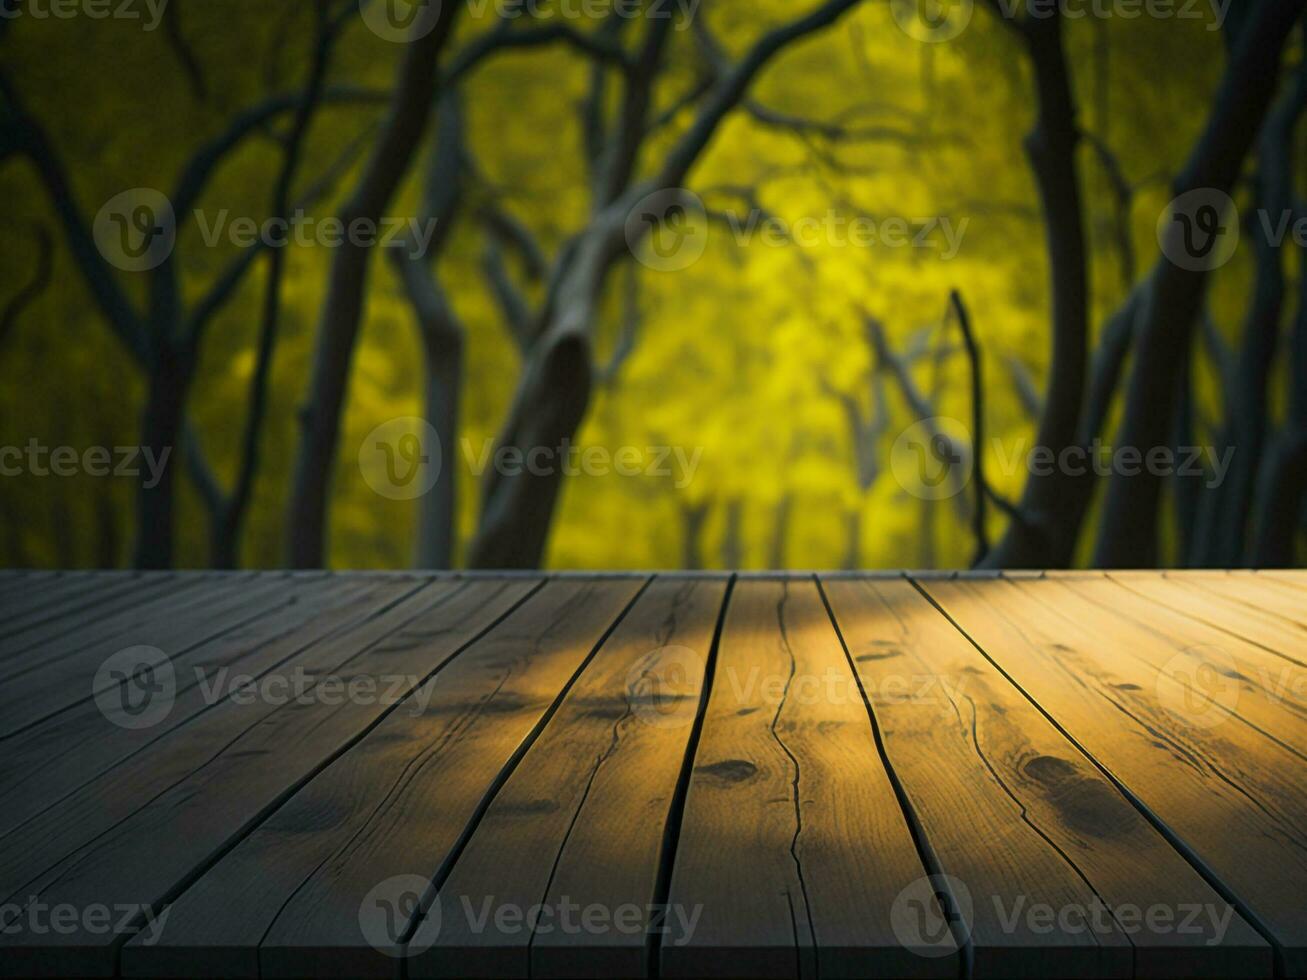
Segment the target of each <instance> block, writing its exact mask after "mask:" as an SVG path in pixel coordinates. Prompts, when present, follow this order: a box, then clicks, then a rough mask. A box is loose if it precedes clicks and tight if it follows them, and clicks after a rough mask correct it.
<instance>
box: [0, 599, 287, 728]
mask: <svg viewBox="0 0 1307 980" xmlns="http://www.w3.org/2000/svg"><path fill="white" fill-rule="evenodd" d="M252 585H254V583H253V581H252V580H246V581H244V582H241V581H237V580H232V581H228V582H224V583H221V584H214V585H212V586H210V585H209V584H208V583H203V584H201V586H200V587H199V588H198V590H190V589H187V590H185V591H183V592H181V593H173V594H171V595H169V596H168V597H166V598H165V599H161V600H160V602H159V603H147V604H146V605H145V606H141V607H139V608H138V609H135V610H133V611H132V612H130V613H128V614H127V615H128V619H127V620H126V621H124V625H123V628H121V629H119V630H116V631H114V632H109V630H108V629H107V628H106V629H105V630H104V631H103V632H101V631H99V630H88V631H87V632H88V633H91V634H93V635H94V637H95V638H94V639H93V640H92V642H91V643H90V644H89V645H85V644H84V642H83V641H84V640H85V638H86V637H85V635H83V636H81V637H79V639H77V640H74V641H72V644H71V645H73V646H75V647H76V649H73V650H70V651H64V652H62V654H61V655H59V656H57V657H56V658H55V659H53V660H52V661H51V662H49V663H44V664H41V665H39V666H37V667H35V668H33V669H30V670H27V671H24V672H19V673H17V674H14V675H11V676H8V677H5V678H4V680H3V684H2V685H0V717H3V719H4V720H3V722H0V738H4V737H8V736H10V735H13V734H15V733H16V732H19V731H21V730H22V729H24V728H26V727H28V726H29V725H32V724H34V723H37V722H40V721H42V720H44V719H46V718H49V717H50V716H52V715H54V714H56V713H57V712H60V711H63V710H66V709H67V708H69V707H71V706H72V705H75V704H77V703H78V702H80V701H83V700H85V699H87V698H90V697H94V696H96V695H98V694H101V693H103V692H104V691H106V690H108V689H110V688H111V687H112V686H113V685H114V684H115V683H116V682H115V681H114V680H113V679H112V678H111V677H108V676H107V675H105V676H102V674H103V670H102V668H103V667H104V665H105V663H106V662H107V661H108V659H109V658H110V657H111V656H114V655H116V654H119V653H120V652H121V651H123V650H127V649H133V648H138V647H151V648H154V649H155V650H158V651H161V654H159V656H161V657H167V658H170V659H171V661H172V664H173V666H174V668H175V667H177V666H179V665H180V666H186V665H189V662H190V661H189V656H190V654H191V652H192V651H194V650H195V649H196V648H198V647H200V646H201V645H203V644H204V643H205V642H207V641H208V640H210V639H213V638H214V637H218V636H221V635H222V634H224V633H226V632H229V631H230V630H233V629H238V628H239V627H241V626H243V625H245V624H247V623H250V622H252V621H254V620H255V619H257V618H258V617H259V616H262V615H263V614H264V613H266V612H267V611H269V610H270V609H275V608H276V607H277V606H278V605H280V604H281V603H282V602H283V601H284V596H285V593H286V591H287V590H288V589H290V588H292V584H291V580H290V579H289V578H287V577H286V576H284V575H278V576H275V577H266V578H264V579H262V580H261V581H260V582H259V583H258V587H257V588H250V586H252ZM52 649H53V648H52ZM61 649H62V648H61Z"/></svg>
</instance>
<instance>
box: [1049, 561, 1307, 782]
mask: <svg viewBox="0 0 1307 980" xmlns="http://www.w3.org/2000/svg"><path fill="white" fill-rule="evenodd" d="M1030 594H1031V595H1032V596H1033V597H1035V598H1037V599H1041V600H1043V601H1044V602H1046V603H1047V604H1049V605H1050V607H1052V608H1056V609H1057V610H1058V611H1059V612H1062V613H1063V614H1066V615H1069V616H1071V617H1073V618H1077V619H1079V620H1080V621H1082V622H1092V623H1096V624H1099V626H1100V628H1101V629H1102V630H1103V632H1104V635H1105V636H1112V637H1114V638H1117V639H1118V642H1120V643H1121V644H1122V646H1121V649H1122V650H1124V651H1125V652H1126V653H1127V654H1128V655H1129V656H1132V657H1135V658H1137V659H1139V660H1140V661H1141V662H1143V663H1144V664H1147V665H1148V666H1149V667H1150V668H1152V670H1153V671H1154V672H1155V673H1154V676H1155V677H1156V676H1161V677H1163V678H1165V679H1166V683H1168V684H1172V685H1174V686H1176V687H1177V688H1178V689H1183V690H1185V691H1189V692H1190V694H1191V695H1196V696H1198V697H1200V698H1201V699H1202V700H1201V701H1198V702H1195V704H1196V708H1197V715H1198V720H1199V722H1200V723H1206V722H1207V721H1208V719H1206V718H1204V717H1203V716H1204V715H1205V714H1206V713H1208V712H1212V713H1213V715H1214V717H1213V718H1211V719H1210V721H1211V722H1212V723H1214V724H1215V723H1217V722H1218V721H1219V720H1220V719H1219V718H1217V717H1215V716H1216V715H1218V714H1220V713H1222V712H1224V713H1228V715H1229V716H1230V717H1231V718H1233V719H1234V720H1235V721H1237V722H1241V723H1243V724H1246V725H1250V726H1252V727H1253V728H1255V729H1256V730H1257V731H1259V732H1261V733H1262V734H1264V735H1265V736H1266V737H1268V738H1272V739H1274V740H1276V741H1277V742H1279V743H1280V744H1281V745H1283V746H1285V747H1286V748H1288V749H1289V750H1290V751H1292V752H1294V753H1296V754H1298V755H1299V757H1300V758H1301V759H1302V761H1303V762H1304V763H1307V702H1304V701H1303V700H1302V699H1301V697H1295V696H1294V693H1295V691H1296V692H1297V693H1298V694H1299V695H1301V694H1302V693H1303V692H1304V691H1305V690H1307V682H1304V679H1303V674H1302V672H1301V669H1300V668H1298V667H1297V666H1296V665H1295V664H1293V663H1292V662H1291V661H1287V660H1285V659H1283V658H1281V657H1279V656H1277V655H1275V654H1273V653H1270V652H1268V651H1267V650H1265V649H1263V648H1261V647H1259V646H1255V645H1253V644H1251V643H1248V642H1247V641H1246V640H1243V639H1241V638H1239V637H1237V636H1234V635H1232V634H1230V633H1226V632H1222V631H1220V630H1216V629H1213V628H1212V627H1210V626H1207V625H1206V624H1204V623H1201V622H1198V621H1196V620H1195V619H1194V618H1192V617H1190V616H1188V615H1185V614H1183V613H1179V612H1176V611H1175V610H1172V609H1169V608H1167V607H1166V606H1162V605H1159V604H1158V603H1156V602H1154V601H1152V600H1150V599H1148V598H1145V597H1143V596H1141V595H1139V594H1138V593H1136V592H1133V591H1131V590H1129V589H1127V588H1125V587H1124V586H1123V584H1122V583H1119V582H1115V581H1113V580H1111V579H1109V578H1106V577H1102V578H1098V579H1095V580H1092V581H1091V580H1082V579H1077V580H1063V581H1059V582H1056V583H1052V582H1050V583H1047V584H1046V585H1044V586H1043V587H1035V588H1032V590H1031V592H1030ZM1153 686H1154V687H1156V686H1157V682H1155V683H1154V685H1153ZM1209 689H1210V691H1211V692H1212V696H1210V697H1209V696H1207V694H1205V693H1204V692H1205V691H1207V690H1209Z"/></svg>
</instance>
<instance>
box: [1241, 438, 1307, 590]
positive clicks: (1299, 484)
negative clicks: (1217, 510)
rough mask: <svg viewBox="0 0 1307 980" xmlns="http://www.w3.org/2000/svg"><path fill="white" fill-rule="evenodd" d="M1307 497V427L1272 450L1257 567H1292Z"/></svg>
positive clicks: (1262, 508)
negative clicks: (1301, 516) (1303, 506)
mask: <svg viewBox="0 0 1307 980" xmlns="http://www.w3.org/2000/svg"><path fill="white" fill-rule="evenodd" d="M1304 500H1307V430H1302V429H1300V430H1297V431H1296V432H1293V433H1290V434H1288V435H1286V436H1285V437H1284V438H1282V439H1281V440H1280V441H1279V442H1278V443H1277V444H1276V447H1275V449H1274V451H1273V452H1272V453H1271V459H1270V463H1269V466H1268V473H1267V476H1266V493H1265V496H1264V499H1263V502H1262V504H1261V507H1260V515H1261V520H1260V522H1259V527H1258V529H1257V541H1256V545H1255V547H1254V549H1253V564H1254V565H1255V566H1256V567H1257V568H1292V567H1293V566H1294V557H1295V555H1294V545H1295V544H1296V543H1297V540H1298V527H1299V515H1300V514H1301V511H1302V505H1303V501H1304Z"/></svg>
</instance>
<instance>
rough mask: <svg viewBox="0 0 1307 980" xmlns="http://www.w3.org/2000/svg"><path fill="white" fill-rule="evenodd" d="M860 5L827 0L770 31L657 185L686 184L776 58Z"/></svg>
mask: <svg viewBox="0 0 1307 980" xmlns="http://www.w3.org/2000/svg"><path fill="white" fill-rule="evenodd" d="M858 3H859V0H825V2H824V3H822V4H821V5H820V6H818V7H817V9H815V10H813V11H812V12H811V13H808V14H806V15H805V16H803V17H800V18H798V19H797V20H794V21H791V22H790V23H788V24H786V25H784V26H782V27H778V28H776V29H775V30H772V31H770V32H768V33H767V34H765V35H764V36H763V37H762V38H761V39H760V40H759V41H758V42H757V43H755V44H754V46H753V47H752V48H751V49H750V50H749V52H748V54H746V55H745V56H744V59H743V60H742V61H740V62H739V64H738V65H736V66H735V67H734V68H732V69H730V70H729V71H727V72H726V73H725V74H724V75H723V76H722V77H721V79H720V80H719V81H718V82H717V84H716V85H714V86H713V88H712V91H711V92H710V93H709V95H708V100H707V103H706V104H705V105H704V106H703V108H702V109H701V110H700V112H699V115H698V117H697V118H696V119H695V121H694V123H693V124H692V125H691V126H690V129H689V130H688V131H687V132H686V133H685V134H684V135H683V136H682V137H681V139H680V141H679V142H678V143H677V144H676V146H675V147H674V148H673V150H672V151H671V153H670V154H669V155H668V157H667V160H666V162H665V163H664V165H663V168H662V171H661V173H660V174H659V176H658V179H657V185H658V186H659V187H678V186H680V185H681V184H682V183H684V181H685V178H686V175H687V174H688V173H689V171H690V168H691V167H693V166H694V163H695V161H696V160H698V159H699V156H700V154H702V153H703V151H704V149H705V148H706V147H707V145H708V143H709V142H710V141H711V140H712V138H713V136H714V135H715V134H716V132H717V127H718V126H719V125H720V124H721V122H722V120H723V119H724V118H725V117H726V114H727V113H729V112H730V111H731V110H732V109H733V108H735V106H737V105H738V104H739V102H740V100H741V99H742V98H744V94H745V92H747V91H748V89H749V86H750V85H752V84H753V80H754V78H756V77H757V76H758V74H759V72H761V71H762V70H763V68H765V67H766V66H767V65H768V63H769V62H770V61H771V60H772V58H774V57H775V56H776V55H777V54H779V53H780V52H781V51H783V50H784V49H785V48H786V47H788V46H789V45H791V44H793V43H794V42H795V41H798V40H799V39H801V38H803V37H806V36H807V35H809V34H812V33H814V32H816V31H819V30H821V29H822V28H825V27H829V26H830V25H831V24H833V23H835V22H836V21H837V20H839V19H840V18H841V17H842V16H843V15H844V14H845V13H847V12H848V11H849V10H851V9H852V8H853V7H855V6H857V4H858Z"/></svg>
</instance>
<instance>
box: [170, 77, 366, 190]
mask: <svg viewBox="0 0 1307 980" xmlns="http://www.w3.org/2000/svg"><path fill="white" fill-rule="evenodd" d="M304 98H305V94H304V93H303V92H290V93H285V94H282V95H275V96H272V97H270V98H268V99H267V100H265V101H263V102H261V103H259V104H258V105H255V106H251V107H250V108H248V109H246V110H244V111H243V112H241V113H240V114H238V115H237V116H236V117H235V118H234V119H233V120H232V121H231V123H230V124H229V125H228V127H227V129H226V130H225V131H223V132H222V133H220V134H219V135H218V136H216V137H214V138H213V139H212V140H210V141H209V142H208V143H206V144H205V145H204V146H203V147H201V148H200V149H199V151H198V152H197V153H196V154H195V155H194V156H192V157H191V159H190V161H189V162H188V163H187V165H186V167H185V169H184V170H183V171H182V176H181V178H180V179H179V180H178V182H177V187H176V189H175V190H174V192H173V195H172V203H173V207H174V208H175V209H176V211H177V213H178V214H185V213H187V212H189V211H191V210H192V209H193V208H194V207H195V204H196V202H198V201H199V199H200V196H201V195H202V194H203V193H204V188H205V187H206V186H207V185H208V182H209V180H210V179H211V178H212V176H213V173H214V171H215V170H217V168H218V166H219V165H220V164H221V163H222V162H223V160H225V159H226V158H227V155H228V154H229V153H231V152H232V151H233V150H235V149H236V148H237V147H239V146H240V144H241V143H242V142H244V141H245V139H246V138H248V137H249V136H250V135H252V134H253V133H255V132H258V131H259V129H260V127H262V126H263V125H264V124H265V123H267V122H270V121H271V120H273V119H275V118H277V117H278V116H281V115H283V114H285V113H287V112H294V111H296V110H297V109H298V108H299V106H300V105H301V103H303V101H304ZM389 98H390V96H389V93H387V92H384V91H380V90H377V89H365V88H354V87H349V86H339V87H332V88H328V89H326V90H325V91H324V92H323V93H322V99H321V101H322V104H323V105H372V106H382V105H385V104H386V103H387V101H388V100H389Z"/></svg>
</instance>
